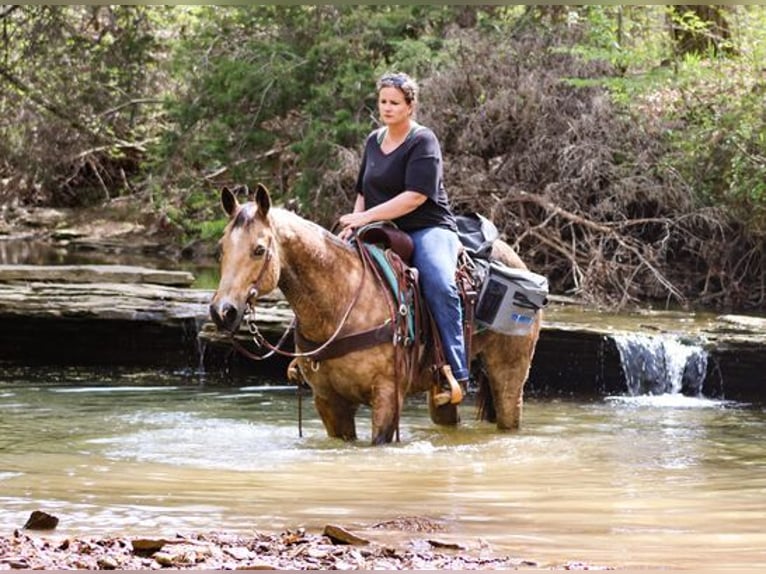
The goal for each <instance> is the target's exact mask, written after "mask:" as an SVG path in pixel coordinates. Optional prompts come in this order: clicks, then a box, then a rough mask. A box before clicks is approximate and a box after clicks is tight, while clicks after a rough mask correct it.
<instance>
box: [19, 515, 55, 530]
mask: <svg viewBox="0 0 766 574" xmlns="http://www.w3.org/2000/svg"><path fill="white" fill-rule="evenodd" d="M58 524H59V519H58V518H56V517H55V516H53V515H52V514H48V513H47V512H43V511H42V510H34V511H32V514H30V515H29V518H28V519H27V522H26V524H24V529H25V530H53V529H54V528H56V526H58Z"/></svg>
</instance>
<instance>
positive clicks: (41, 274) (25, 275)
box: [0, 265, 194, 287]
mask: <svg viewBox="0 0 766 574" xmlns="http://www.w3.org/2000/svg"><path fill="white" fill-rule="evenodd" d="M33 281H45V282H49V283H149V284H154V285H166V286H172V287H189V286H190V285H191V284H192V283H193V282H194V275H192V274H191V273H189V272H188V271H169V270H163V269H149V268H147V267H138V266H134V265H0V283H15V282H24V283H29V282H33Z"/></svg>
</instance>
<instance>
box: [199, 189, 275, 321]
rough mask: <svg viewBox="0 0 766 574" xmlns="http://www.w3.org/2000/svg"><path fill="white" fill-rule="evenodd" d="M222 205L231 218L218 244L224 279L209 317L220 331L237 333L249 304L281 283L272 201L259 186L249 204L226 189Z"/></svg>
mask: <svg viewBox="0 0 766 574" xmlns="http://www.w3.org/2000/svg"><path fill="white" fill-rule="evenodd" d="M221 205H222V206H223V209H224V211H225V212H226V213H227V214H228V215H229V223H228V224H227V225H226V229H225V230H224V233H223V237H222V238H221V240H220V241H219V244H218V246H219V252H220V258H221V279H220V281H219V283H218V289H217V290H216V292H215V294H214V295H213V300H212V301H211V303H210V317H211V318H212V319H213V322H214V323H215V324H216V326H217V327H218V328H219V329H222V330H226V331H229V332H234V331H236V330H237V328H238V327H239V324H240V323H241V322H242V317H243V316H244V313H245V309H246V308H247V304H248V301H250V300H251V299H255V298H257V297H258V296H259V295H262V294H264V293H268V292H270V291H272V290H274V289H275V288H276V287H277V282H278V281H279V253H278V249H277V244H276V238H275V236H274V231H273V229H272V228H271V224H270V222H269V217H268V215H269V209H270V207H271V198H270V197H269V192H268V190H267V189H266V188H265V187H264V186H263V185H261V184H260V183H259V184H258V188H257V189H256V191H255V193H254V194H249V195H248V201H247V202H246V203H240V202H239V201H238V200H237V197H236V196H235V195H234V193H233V192H232V191H231V190H230V189H228V188H224V189H223V190H222V191H221Z"/></svg>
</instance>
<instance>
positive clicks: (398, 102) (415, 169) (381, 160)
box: [340, 73, 469, 404]
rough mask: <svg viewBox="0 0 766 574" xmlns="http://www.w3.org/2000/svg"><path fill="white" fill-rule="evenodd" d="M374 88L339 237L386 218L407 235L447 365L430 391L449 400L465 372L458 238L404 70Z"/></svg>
mask: <svg viewBox="0 0 766 574" xmlns="http://www.w3.org/2000/svg"><path fill="white" fill-rule="evenodd" d="M377 91H378V113H379V114H380V120H381V122H382V124H383V126H382V127H381V128H379V129H377V130H375V131H373V132H372V133H371V134H370V135H369V136H368V137H367V141H366V143H365V147H364V153H363V155H362V165H361V168H360V170H359V177H358V179H357V182H356V192H357V196H356V201H355V204H354V211H353V213H347V214H345V215H343V216H341V218H340V224H341V226H342V227H343V229H342V231H341V234H340V236H341V237H343V238H347V237H349V236H350V235H351V233H352V231H353V230H354V229H356V228H359V227H363V226H365V225H367V224H370V223H373V222H376V221H393V222H394V223H395V224H396V225H397V227H399V229H401V230H403V231H405V232H407V234H408V235H409V236H410V237H411V238H412V241H413V244H414V252H413V256H412V264H413V265H414V266H415V267H416V268H417V269H418V270H419V276H420V287H421V292H422V293H423V297H424V298H425V301H426V303H427V304H428V307H429V309H430V310H431V314H432V316H433V319H434V322H435V323H436V327H437V329H438V331H439V335H440V336H441V341H442V347H443V349H444V355H445V359H446V360H447V362H448V364H449V367H450V369H445V370H444V374H445V377H446V379H447V380H446V381H445V382H446V383H447V385H446V386H445V387H444V390H442V391H440V392H437V393H436V394H435V395H434V399H435V400H436V402H437V404H445V403H447V402H452V403H455V404H456V403H458V402H460V400H461V399H462V392H461V389H460V387H458V386H457V385H456V384H455V379H457V381H458V383H459V384H460V385H461V386H462V387H463V388H465V386H466V383H467V381H468V374H469V373H468V361H467V359H466V355H465V341H464V338H463V325H462V315H461V309H460V296H459V295H458V290H457V285H456V283H455V271H456V268H457V258H458V249H459V247H460V240H459V239H458V236H457V225H456V223H455V217H454V215H453V214H452V212H451V211H450V208H449V201H448V198H447V193H446V191H445V189H444V181H443V174H442V155H441V148H440V146H439V141H438V140H437V138H436V136H435V135H434V133H433V132H432V131H431V130H430V129H428V128H426V127H424V126H421V125H419V124H418V123H417V122H415V120H414V112H415V106H416V104H417V92H418V87H417V84H416V83H415V81H414V80H413V79H412V78H410V77H409V76H408V75H407V74H401V73H398V74H386V75H384V76H383V77H381V78H380V80H378V83H377ZM450 370H451V372H450ZM452 377H454V378H452ZM450 382H451V383H452V385H449V383H450ZM450 388H451V389H452V390H451V391H450V390H448V389H450Z"/></svg>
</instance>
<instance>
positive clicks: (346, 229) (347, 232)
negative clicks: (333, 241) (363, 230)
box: [338, 211, 371, 241]
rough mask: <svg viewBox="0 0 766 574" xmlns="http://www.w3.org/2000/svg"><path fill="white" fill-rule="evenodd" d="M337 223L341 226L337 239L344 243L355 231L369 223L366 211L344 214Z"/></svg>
mask: <svg viewBox="0 0 766 574" xmlns="http://www.w3.org/2000/svg"><path fill="white" fill-rule="evenodd" d="M338 221H339V223H340V224H341V225H342V226H343V229H342V230H341V232H340V234H339V237H340V238H341V239H342V240H344V241H346V240H347V239H348V238H349V237H351V234H352V233H353V232H354V230H355V229H357V228H359V227H363V226H364V225H367V224H368V223H371V220H370V217H369V214H368V213H367V212H366V211H358V212H354V213H346V214H345V215H341V216H340V219H339V220H338Z"/></svg>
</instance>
